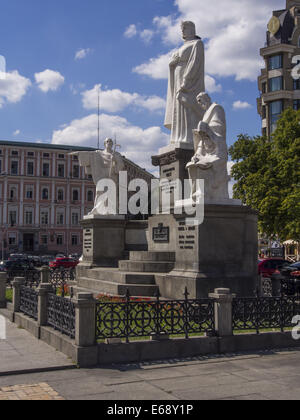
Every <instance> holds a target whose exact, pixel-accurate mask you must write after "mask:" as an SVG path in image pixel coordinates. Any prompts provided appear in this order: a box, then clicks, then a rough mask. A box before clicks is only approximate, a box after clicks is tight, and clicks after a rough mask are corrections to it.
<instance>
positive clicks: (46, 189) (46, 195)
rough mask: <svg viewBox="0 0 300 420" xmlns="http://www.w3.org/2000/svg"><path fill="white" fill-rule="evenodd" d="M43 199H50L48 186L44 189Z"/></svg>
mask: <svg viewBox="0 0 300 420" xmlns="http://www.w3.org/2000/svg"><path fill="white" fill-rule="evenodd" d="M42 200H49V190H48V188H43V190H42Z"/></svg>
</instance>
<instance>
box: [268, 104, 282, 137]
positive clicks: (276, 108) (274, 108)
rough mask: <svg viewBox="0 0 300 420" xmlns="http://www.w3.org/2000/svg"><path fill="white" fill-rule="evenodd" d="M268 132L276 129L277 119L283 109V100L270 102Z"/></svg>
mask: <svg viewBox="0 0 300 420" xmlns="http://www.w3.org/2000/svg"><path fill="white" fill-rule="evenodd" d="M269 109H270V132H271V133H273V132H274V131H275V129H276V124H277V120H278V118H279V117H280V115H281V113H282V111H283V102H282V101H274V102H271V103H270V107H269Z"/></svg>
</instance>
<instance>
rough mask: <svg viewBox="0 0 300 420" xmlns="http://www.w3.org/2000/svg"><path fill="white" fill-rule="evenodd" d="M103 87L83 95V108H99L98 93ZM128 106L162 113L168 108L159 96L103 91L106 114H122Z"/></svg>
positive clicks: (101, 99)
mask: <svg viewBox="0 0 300 420" xmlns="http://www.w3.org/2000/svg"><path fill="white" fill-rule="evenodd" d="M100 89H101V85H95V86H94V88H93V89H91V90H87V91H85V92H83V93H82V102H83V107H84V108H85V109H88V110H92V109H93V110H94V109H97V108H98V92H99V90H100ZM128 106H135V107H138V108H144V109H147V110H149V111H152V112H155V111H162V110H163V109H165V107H166V101H165V100H164V99H163V98H160V97H159V96H148V97H147V96H142V95H139V94H138V93H128V92H122V91H121V90H119V89H112V90H101V93H100V108H101V109H102V110H103V111H106V112H112V113H114V112H120V111H123V110H124V109H125V108H127V107H128Z"/></svg>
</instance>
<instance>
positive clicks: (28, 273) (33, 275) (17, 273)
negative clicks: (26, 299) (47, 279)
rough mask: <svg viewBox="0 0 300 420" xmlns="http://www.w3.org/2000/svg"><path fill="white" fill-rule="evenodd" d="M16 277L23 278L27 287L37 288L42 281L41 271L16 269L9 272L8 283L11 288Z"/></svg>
mask: <svg viewBox="0 0 300 420" xmlns="http://www.w3.org/2000/svg"><path fill="white" fill-rule="evenodd" d="M15 277H23V278H24V279H25V285H26V286H27V287H37V286H38V285H39V283H40V281H41V273H40V271H39V270H34V269H33V270H26V269H16V270H9V271H7V283H8V285H10V286H11V283H12V281H13V280H14V278H15Z"/></svg>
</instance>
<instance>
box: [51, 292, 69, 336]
mask: <svg viewBox="0 0 300 420" xmlns="http://www.w3.org/2000/svg"><path fill="white" fill-rule="evenodd" d="M47 315H48V325H50V326H51V327H52V328H54V329H55V330H57V331H59V332H61V333H62V334H65V335H67V336H69V337H70V338H72V339H73V338H75V305H74V303H73V302H72V300H71V299H67V298H64V297H61V296H56V295H55V294H49V295H48V307H47Z"/></svg>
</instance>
